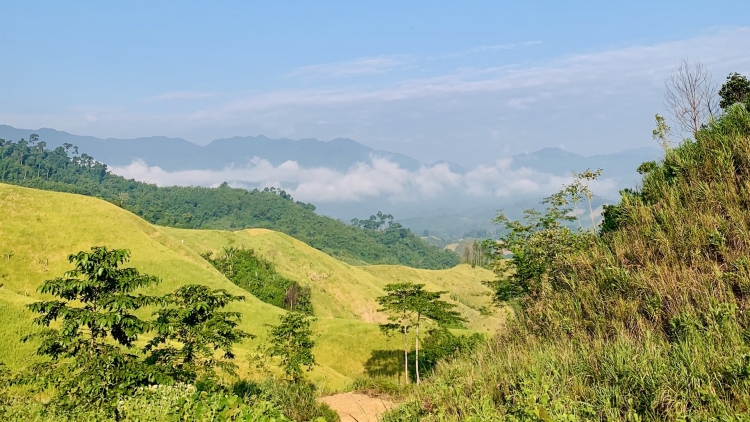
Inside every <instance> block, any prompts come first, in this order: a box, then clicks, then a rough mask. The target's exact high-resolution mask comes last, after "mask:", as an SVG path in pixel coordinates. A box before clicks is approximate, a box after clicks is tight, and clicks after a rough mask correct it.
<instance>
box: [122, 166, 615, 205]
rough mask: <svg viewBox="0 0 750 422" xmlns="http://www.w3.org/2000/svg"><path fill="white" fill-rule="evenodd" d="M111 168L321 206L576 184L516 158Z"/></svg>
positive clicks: (604, 187)
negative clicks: (516, 164)
mask: <svg viewBox="0 0 750 422" xmlns="http://www.w3.org/2000/svg"><path fill="white" fill-rule="evenodd" d="M110 170H111V171H112V172H113V173H115V174H119V175H121V176H124V177H126V178H134V179H136V180H140V181H144V182H149V183H155V184H157V185H160V186H172V185H182V186H184V185H197V186H218V185H219V184H221V183H222V182H228V183H229V184H230V185H233V186H242V187H246V188H263V187H271V186H274V187H282V188H284V189H285V190H286V191H287V192H289V193H290V194H292V196H294V197H295V198H296V199H298V200H302V201H305V202H313V203H316V204H320V203H330V202H359V201H362V200H366V199H383V200H388V201H391V202H416V201H420V200H423V199H434V198H436V197H439V196H443V195H445V196H446V198H447V197H450V198H456V197H463V198H472V197H474V198H476V197H484V198H507V197H510V196H518V197H526V196H534V197H540V196H544V195H548V194H550V193H552V192H555V191H557V190H558V189H560V187H561V186H562V185H563V184H565V183H570V182H571V180H570V178H566V177H560V176H554V175H551V174H548V173H542V172H538V171H534V170H531V169H528V168H520V169H513V168H511V159H503V160H497V161H496V162H495V163H494V164H493V165H490V166H478V167H476V168H475V169H473V170H471V171H469V172H467V173H466V174H460V173H455V172H452V171H451V170H450V168H449V166H448V165H447V164H436V165H434V166H431V167H425V166H423V167H421V168H420V169H418V170H416V171H408V170H406V169H404V168H401V167H400V166H399V165H398V164H396V163H393V162H391V161H389V160H387V159H385V158H380V157H372V159H371V161H370V162H369V163H357V164H355V165H354V166H352V167H351V168H349V170H347V171H346V172H340V171H336V170H332V169H328V168H323V167H319V168H302V167H300V166H299V165H298V164H297V163H296V162H294V161H286V162H284V163H282V164H280V165H278V166H274V165H272V164H271V163H270V162H268V161H267V160H264V159H261V158H257V157H256V158H254V159H252V160H251V161H250V162H249V163H248V165H247V166H245V167H227V168H225V169H223V170H220V171H214V170H183V171H175V172H168V171H165V170H163V169H161V168H159V167H155V166H148V165H147V164H146V163H144V162H143V161H135V162H133V163H131V164H130V165H128V166H125V167H112V168H110ZM614 188H615V184H614V182H613V181H612V180H611V179H604V180H601V181H596V182H594V184H593V185H592V190H594V191H595V192H596V193H599V194H607V193H612V191H613V190H614Z"/></svg>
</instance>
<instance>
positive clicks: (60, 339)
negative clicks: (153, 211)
mask: <svg viewBox="0 0 750 422" xmlns="http://www.w3.org/2000/svg"><path fill="white" fill-rule="evenodd" d="M129 255H130V253H129V252H128V251H127V250H118V249H112V250H109V249H107V248H106V247H99V246H96V247H93V248H91V252H79V253H77V254H73V255H70V256H69V257H68V259H69V261H70V262H71V263H73V264H74V266H75V269H73V270H71V271H68V272H67V273H66V274H65V275H64V276H63V277H60V278H56V279H52V280H47V281H45V282H44V283H43V284H42V285H41V286H40V287H39V291H40V292H41V293H45V294H50V295H53V296H56V297H58V298H59V299H58V300H51V301H40V302H35V303H32V304H30V305H29V306H28V307H29V309H31V310H32V311H34V312H36V313H39V314H41V316H39V317H38V318H36V319H35V320H34V323H35V324H37V325H40V326H44V327H49V326H50V324H51V323H52V322H53V321H55V320H57V319H61V320H62V322H61V328H60V329H59V330H58V329H47V330H45V331H43V332H41V333H39V334H36V335H34V336H33V337H34V338H38V339H40V340H41V343H40V345H39V348H38V350H37V353H38V354H39V355H43V356H48V357H50V358H51V359H52V360H51V362H44V363H42V364H39V365H37V366H36V367H35V370H34V372H35V373H37V374H38V376H39V377H42V378H43V379H44V381H45V382H46V383H47V384H51V385H54V386H56V388H57V395H56V400H57V401H58V402H59V403H60V404H61V405H62V406H63V407H65V408H68V409H69V410H76V409H80V408H83V409H86V408H101V409H110V410H111V411H113V412H115V414H116V411H117V409H116V403H117V401H118V400H119V397H121V396H123V395H126V394H129V393H130V392H132V391H133V390H134V389H135V388H137V387H140V386H142V385H149V384H153V383H155V382H157V381H158V380H159V378H160V377H159V374H158V373H157V372H155V371H153V370H152V369H151V368H149V367H148V366H147V365H145V364H144V363H143V362H142V361H141V360H140V359H139V358H138V356H137V355H135V354H134V353H131V352H128V349H129V348H130V346H132V344H133V342H135V341H136V340H137V339H138V335H140V334H143V333H144V332H145V331H147V329H148V324H147V323H146V322H145V321H142V320H140V319H139V318H138V317H136V316H135V315H134V314H133V311H135V310H137V309H139V308H141V307H143V306H145V305H147V304H149V303H151V302H153V298H151V297H147V296H143V295H140V294H139V295H136V294H133V291H134V290H136V289H138V288H141V287H145V286H149V285H151V284H154V283H157V282H158V281H159V280H158V279H157V278H156V277H152V276H148V275H143V274H140V273H139V272H138V271H137V270H136V269H134V268H120V265H122V264H123V263H125V262H127V260H128V258H129ZM79 304H80V305H79Z"/></svg>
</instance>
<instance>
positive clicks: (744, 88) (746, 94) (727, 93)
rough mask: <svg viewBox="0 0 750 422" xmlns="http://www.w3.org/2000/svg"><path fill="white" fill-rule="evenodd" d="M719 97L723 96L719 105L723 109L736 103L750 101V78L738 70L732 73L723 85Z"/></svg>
mask: <svg viewBox="0 0 750 422" xmlns="http://www.w3.org/2000/svg"><path fill="white" fill-rule="evenodd" d="M719 97H721V100H720V101H719V107H721V108H722V109H723V110H726V109H728V108H729V107H731V106H732V105H734V104H737V103H746V102H748V101H750V80H748V79H747V78H746V77H745V76H743V75H740V74H739V73H737V72H734V73H731V74H730V75H729V76H727V81H726V82H724V85H722V86H721V89H720V90H719Z"/></svg>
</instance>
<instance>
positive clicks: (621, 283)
mask: <svg viewBox="0 0 750 422" xmlns="http://www.w3.org/2000/svg"><path fill="white" fill-rule="evenodd" d="M642 170H644V171H643V174H644V177H643V183H642V187H641V188H640V189H639V190H637V191H635V190H631V191H624V192H623V195H622V200H621V202H620V204H618V205H617V206H613V207H610V208H608V210H607V214H606V215H605V221H604V224H603V227H602V231H601V236H594V235H593V234H591V233H585V232H579V233H575V232H570V231H567V232H566V231H565V229H564V228H561V227H560V225H559V224H558V223H557V222H559V221H560V217H564V216H565V213H562V214H560V213H559V212H558V211H559V209H558V210H555V209H554V208H553V209H552V210H551V212H548V213H546V214H545V215H540V216H536V217H534V219H533V220H534V221H533V222H532V223H531V224H523V223H518V222H515V223H511V224H512V225H511V229H512V230H511V234H510V235H509V237H508V238H506V239H505V244H503V245H502V246H501V247H507V248H508V249H511V251H512V252H513V257H512V258H511V259H507V260H506V261H505V262H504V263H503V264H501V265H499V266H498V268H501V269H502V271H500V273H499V279H500V280H501V282H500V283H499V287H503V288H504V287H507V286H510V289H508V290H511V291H512V293H513V294H507V290H505V291H503V292H502V293H501V294H498V299H501V300H505V299H511V300H515V301H516V303H518V304H519V305H520V306H518V307H517V309H516V310H517V312H516V316H517V318H516V319H515V320H514V321H512V322H511V323H510V325H509V327H508V328H507V329H506V330H504V331H503V332H502V333H501V335H500V336H499V337H498V338H497V339H495V340H493V341H492V342H490V344H489V345H488V346H486V347H480V348H479V349H477V351H475V352H474V353H472V354H471V356H469V357H466V358H458V359H455V360H454V361H453V362H452V363H450V364H448V365H438V366H437V368H436V369H435V374H434V376H433V377H432V379H431V381H430V382H429V383H426V384H425V385H424V386H423V387H422V388H421V389H420V391H419V398H418V400H413V401H411V402H409V403H407V404H406V405H404V406H402V407H401V408H400V410H398V411H397V412H394V413H393V414H391V415H389V416H387V417H386V418H385V420H414V419H416V418H421V419H422V420H441V421H449V420H456V421H457V420H461V421H465V420H469V421H471V420H509V421H516V420H625V421H646V420H746V419H748V418H749V417H750V369H748V368H750V366H749V365H748V362H750V359H749V358H748V356H750V337H749V336H748V335H747V333H748V332H750V318H748V313H747V309H748V306H749V305H750V302H749V301H748V299H750V295H748V292H750V289H748V286H750V271H749V269H750V265H748V260H747V250H748V249H749V248H750V236H749V235H748V233H750V229H749V228H750V219H749V218H748V212H747V204H749V203H750V190H749V189H747V186H748V185H750V113H748V111H747V109H745V108H744V107H736V106H735V107H730V108H729V109H728V110H727V112H726V114H724V115H723V116H721V117H720V118H719V119H718V120H717V121H715V122H712V123H711V124H709V125H708V126H707V127H705V128H703V129H701V130H699V131H698V132H697V133H696V136H695V140H687V141H684V142H683V144H682V145H680V146H679V147H676V148H673V149H670V150H669V151H668V153H667V154H666V155H665V157H664V159H663V160H661V161H659V162H656V163H652V164H649V165H648V166H646V167H644V168H643V169H642ZM553 205H554V204H553ZM545 220H546V221H548V222H549V223H548V224H539V223H540V222H542V221H545ZM605 228H606V230H605ZM544 239H547V242H544V241H543V240H544ZM544 246H546V248H547V249H546V250H545V249H543V247H544ZM519 255H520V256H519ZM517 256H519V257H518V258H517ZM498 259H501V258H500V257H499V256H498ZM508 274H509V275H508Z"/></svg>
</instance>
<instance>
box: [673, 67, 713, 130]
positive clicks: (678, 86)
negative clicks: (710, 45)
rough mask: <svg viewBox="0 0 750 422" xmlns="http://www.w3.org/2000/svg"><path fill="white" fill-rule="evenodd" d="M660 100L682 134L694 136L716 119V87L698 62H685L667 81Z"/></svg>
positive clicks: (704, 68) (709, 75)
mask: <svg viewBox="0 0 750 422" xmlns="http://www.w3.org/2000/svg"><path fill="white" fill-rule="evenodd" d="M666 88H667V91H666V93H665V96H664V99H665V101H666V106H667V109H668V110H669V112H670V113H671V114H672V117H673V118H674V121H675V123H677V126H678V128H679V129H680V131H681V132H682V133H690V134H692V135H695V134H696V133H697V132H698V131H699V130H700V128H701V127H702V126H703V125H705V124H706V123H708V122H709V120H710V119H711V118H713V116H716V115H718V113H719V106H718V102H717V91H718V89H717V87H716V84H715V83H714V81H713V79H712V77H711V74H710V73H709V72H708V70H707V69H706V67H705V66H703V64H702V63H701V62H699V61H696V62H693V63H691V62H690V61H689V60H687V59H685V60H683V61H682V62H680V64H679V65H677V68H676V69H675V71H674V72H673V73H672V75H670V77H669V78H667V81H666Z"/></svg>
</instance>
